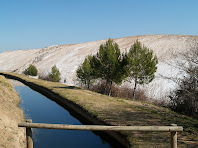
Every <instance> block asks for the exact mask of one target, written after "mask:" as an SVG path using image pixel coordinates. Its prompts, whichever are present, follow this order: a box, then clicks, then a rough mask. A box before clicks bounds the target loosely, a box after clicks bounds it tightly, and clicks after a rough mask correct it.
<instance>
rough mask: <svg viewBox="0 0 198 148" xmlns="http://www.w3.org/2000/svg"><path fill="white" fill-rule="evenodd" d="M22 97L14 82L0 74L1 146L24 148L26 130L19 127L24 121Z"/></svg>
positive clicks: (2, 147) (3, 147)
mask: <svg viewBox="0 0 198 148" xmlns="http://www.w3.org/2000/svg"><path fill="white" fill-rule="evenodd" d="M19 103H20V99H19V96H18V94H17V93H16V92H15V90H14V89H13V86H12V84H11V83H10V82H9V81H8V80H6V79H5V78H4V77H3V76H0V148H24V147H25V146H26V143H25V130H24V129H23V128H19V127H18V122H21V121H24V115H23V111H22V110H21V109H20V108H19Z"/></svg>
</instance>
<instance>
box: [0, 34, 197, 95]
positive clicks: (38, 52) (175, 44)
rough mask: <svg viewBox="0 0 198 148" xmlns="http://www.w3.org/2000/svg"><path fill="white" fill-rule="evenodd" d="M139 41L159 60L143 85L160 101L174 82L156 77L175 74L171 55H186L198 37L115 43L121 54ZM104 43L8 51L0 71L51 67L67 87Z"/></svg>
mask: <svg viewBox="0 0 198 148" xmlns="http://www.w3.org/2000/svg"><path fill="white" fill-rule="evenodd" d="M137 39H138V40H139V41H140V42H142V43H143V44H144V45H145V46H147V47H149V48H150V49H152V50H153V51H154V53H155V54H156V55H157V57H158V59H159V64H158V70H157V73H158V74H156V77H157V79H155V80H154V81H153V82H152V83H150V84H149V85H146V86H144V87H145V90H146V92H147V93H148V94H149V95H150V97H154V98H162V97H163V96H164V94H166V93H167V92H169V90H170V89H171V88H174V87H175V85H174V83H173V82H169V81H167V80H163V79H162V78H159V77H158V75H159V74H161V75H172V74H176V73H175V69H174V68H173V67H171V66H169V65H166V64H165V63H166V62H165V61H169V60H170V58H171V53H172V52H175V53H178V52H185V50H186V49H187V48H189V46H191V45H192V44H194V43H195V42H196V40H197V39H198V36H187V35H144V36H131V37H124V38H118V39H114V41H115V42H117V43H118V45H119V47H120V49H121V51H122V52H125V51H126V50H128V49H129V48H130V46H131V45H132V44H133V43H134V42H135V41H136V40H137ZM105 41H106V40H100V41H93V42H88V43H82V44H71V45H60V46H50V47H46V48H42V49H30V50H18V51H7V52H4V53H1V54H0V71H14V72H17V73H22V71H23V70H24V69H25V68H26V67H27V66H28V65H29V64H34V65H35V66H36V67H37V68H38V70H39V73H41V74H47V73H48V72H49V71H50V69H51V67H52V66H53V65H56V66H57V67H58V68H59V70H60V71H61V78H62V79H61V81H62V82H63V81H64V79H66V81H67V85H74V84H75V75H76V74H75V71H76V69H77V68H78V66H79V64H80V63H82V61H83V60H84V58H85V57H86V56H87V55H89V54H95V53H96V52H97V51H98V49H99V46H100V45H101V44H103V43H105Z"/></svg>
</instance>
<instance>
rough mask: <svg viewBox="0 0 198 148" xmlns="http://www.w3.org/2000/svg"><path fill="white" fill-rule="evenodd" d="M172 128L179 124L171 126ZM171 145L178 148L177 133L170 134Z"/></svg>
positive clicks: (172, 147)
mask: <svg viewBox="0 0 198 148" xmlns="http://www.w3.org/2000/svg"><path fill="white" fill-rule="evenodd" d="M171 125H172V126H177V124H171ZM170 136H171V137H170V145H171V148H177V132H175V131H171V133H170Z"/></svg>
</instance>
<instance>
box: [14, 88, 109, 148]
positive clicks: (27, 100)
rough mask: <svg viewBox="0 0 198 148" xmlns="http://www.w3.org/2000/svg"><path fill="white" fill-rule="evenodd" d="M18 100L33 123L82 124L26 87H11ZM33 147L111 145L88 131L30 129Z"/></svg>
mask: <svg viewBox="0 0 198 148" xmlns="http://www.w3.org/2000/svg"><path fill="white" fill-rule="evenodd" d="M14 87H15V90H16V91H17V92H18V93H19V95H20V97H21V104H20V107H21V108H22V109H23V110H24V114H25V116H26V118H31V119H32V122H34V123H50V124H73V125H82V123H81V122H80V121H78V120H77V119H76V118H74V117H73V116H71V115H70V113H69V112H68V111H67V110H65V109H64V108H62V107H61V106H59V105H58V104H56V103H55V102H54V101H51V100H50V99H48V98H46V97H45V96H43V95H41V94H40V93H38V92H36V91H34V90H32V89H30V88H29V87H27V86H25V85H23V86H22V85H20V86H19V85H14ZM33 141H34V147H35V148H40V147H42V148H43V147H47V148H54V147H57V148H63V147H67V148H79V147H86V148H93V147H94V148H109V147H111V146H110V144H108V143H107V142H105V141H104V140H102V139H101V138H100V137H99V136H97V135H95V134H94V133H93V132H91V131H70V130H52V129H51V130H49V129H33Z"/></svg>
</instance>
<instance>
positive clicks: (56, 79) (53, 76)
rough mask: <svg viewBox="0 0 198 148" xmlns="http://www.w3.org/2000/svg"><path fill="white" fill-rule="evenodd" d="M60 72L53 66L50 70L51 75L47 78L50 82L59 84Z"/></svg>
mask: <svg viewBox="0 0 198 148" xmlns="http://www.w3.org/2000/svg"><path fill="white" fill-rule="evenodd" d="M60 75H61V73H60V71H59V69H58V68H57V67H56V65H54V66H53V67H52V69H51V73H50V74H49V78H50V80H51V81H52V82H59V81H60V79H61V78H60Z"/></svg>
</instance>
